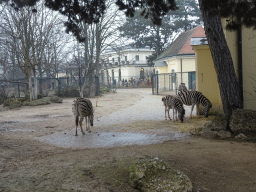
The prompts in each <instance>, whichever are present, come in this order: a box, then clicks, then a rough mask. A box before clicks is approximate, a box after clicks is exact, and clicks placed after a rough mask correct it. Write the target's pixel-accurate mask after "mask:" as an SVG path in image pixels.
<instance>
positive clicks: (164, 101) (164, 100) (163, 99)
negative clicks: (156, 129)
mask: <svg viewBox="0 0 256 192" xmlns="http://www.w3.org/2000/svg"><path fill="white" fill-rule="evenodd" d="M162 101H163V103H164V105H166V97H162Z"/></svg>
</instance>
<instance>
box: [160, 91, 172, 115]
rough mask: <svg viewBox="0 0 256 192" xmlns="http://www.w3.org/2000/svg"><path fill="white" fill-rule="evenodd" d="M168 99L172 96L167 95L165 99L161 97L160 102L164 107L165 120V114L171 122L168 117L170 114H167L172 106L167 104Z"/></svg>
mask: <svg viewBox="0 0 256 192" xmlns="http://www.w3.org/2000/svg"><path fill="white" fill-rule="evenodd" d="M170 97H173V96H172V95H167V96H166V97H162V101H163V103H164V107H165V113H164V115H165V120H167V117H166V112H167V113H168V117H169V119H170V120H171V117H170V114H169V111H170V109H172V105H171V103H170V102H169V98H170Z"/></svg>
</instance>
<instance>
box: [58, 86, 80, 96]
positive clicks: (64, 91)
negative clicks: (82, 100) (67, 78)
mask: <svg viewBox="0 0 256 192" xmlns="http://www.w3.org/2000/svg"><path fill="white" fill-rule="evenodd" d="M55 95H56V96H58V97H80V94H79V91H78V89H77V87H76V86H74V85H64V86H62V87H61V88H58V89H57V91H56V92H55Z"/></svg>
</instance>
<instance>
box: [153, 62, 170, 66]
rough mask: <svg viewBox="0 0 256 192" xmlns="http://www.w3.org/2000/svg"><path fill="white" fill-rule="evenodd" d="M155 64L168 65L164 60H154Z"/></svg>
mask: <svg viewBox="0 0 256 192" xmlns="http://www.w3.org/2000/svg"><path fill="white" fill-rule="evenodd" d="M155 64H156V66H157V67H165V66H168V65H167V63H166V62H165V61H156V62H155Z"/></svg>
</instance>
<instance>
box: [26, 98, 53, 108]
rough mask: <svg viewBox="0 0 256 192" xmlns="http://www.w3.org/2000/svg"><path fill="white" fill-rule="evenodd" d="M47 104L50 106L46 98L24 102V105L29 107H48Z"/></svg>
mask: <svg viewBox="0 0 256 192" xmlns="http://www.w3.org/2000/svg"><path fill="white" fill-rule="evenodd" d="M47 104H50V102H49V101H48V99H46V98H43V99H37V100H33V101H24V102H23V105H28V106H37V105H47Z"/></svg>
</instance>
